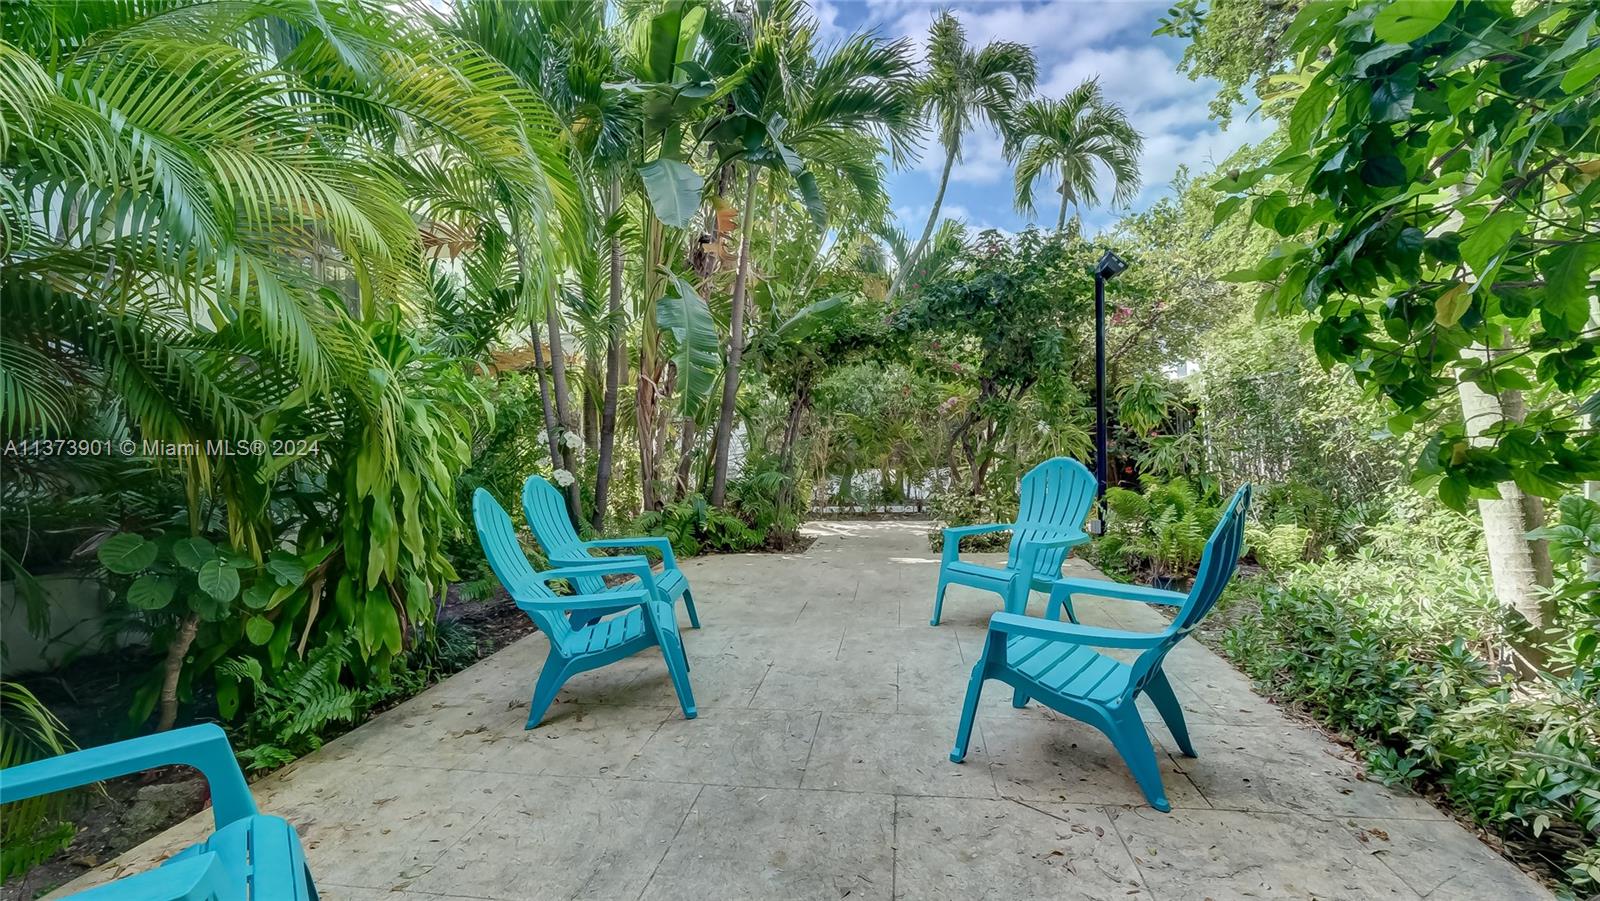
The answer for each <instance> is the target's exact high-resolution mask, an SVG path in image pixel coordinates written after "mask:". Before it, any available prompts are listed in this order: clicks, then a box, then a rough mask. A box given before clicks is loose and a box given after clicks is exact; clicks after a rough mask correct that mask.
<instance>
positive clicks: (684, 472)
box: [673, 418, 700, 501]
mask: <svg viewBox="0 0 1600 901" xmlns="http://www.w3.org/2000/svg"><path fill="white" fill-rule="evenodd" d="M681 428H682V429H683V435H682V436H681V442H680V443H679V445H678V477H677V481H676V482H675V484H674V486H673V488H674V492H673V499H674V500H680V501H681V500H683V499H684V498H686V497H688V496H689V471H690V467H691V465H692V464H693V461H694V440H695V437H696V436H697V435H698V433H699V431H700V430H699V429H698V428H696V427H695V422H694V420H693V419H688V418H685V419H683V420H682V424H681Z"/></svg>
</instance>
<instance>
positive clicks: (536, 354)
mask: <svg viewBox="0 0 1600 901" xmlns="http://www.w3.org/2000/svg"><path fill="white" fill-rule="evenodd" d="M528 334H529V335H531V336H533V371H534V372H535V373H537V374H538V376H539V403H540V404H541V405H542V406H543V408H544V438H545V441H546V442H547V443H548V445H549V448H550V465H551V466H559V465H561V429H560V428H559V423H558V422H557V421H556V408H555V406H554V405H552V404H551V403H550V383H549V382H548V381H547V380H546V379H545V375H544V349H543V347H542V346H541V345H540V343H539V323H538V322H535V321H530V322H529V323H528Z"/></svg>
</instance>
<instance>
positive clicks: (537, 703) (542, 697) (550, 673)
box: [524, 654, 567, 729]
mask: <svg viewBox="0 0 1600 901" xmlns="http://www.w3.org/2000/svg"><path fill="white" fill-rule="evenodd" d="M565 684H567V662H566V661H565V660H562V659H561V658H559V657H557V656H556V655H554V654H551V655H550V656H549V657H548V658H546V659H545V662H544V669H542V670H540V671H539V681H538V682H537V683H536V684H535V685H534V686H533V700H532V701H530V702H529V703H528V725H527V726H525V727H524V728H526V729H532V728H534V727H536V726H538V725H539V721H540V720H542V719H544V714H545V711H547V710H549V709H550V705H551V704H554V703H555V700H556V692H558V691H560V690H561V686H563V685H565Z"/></svg>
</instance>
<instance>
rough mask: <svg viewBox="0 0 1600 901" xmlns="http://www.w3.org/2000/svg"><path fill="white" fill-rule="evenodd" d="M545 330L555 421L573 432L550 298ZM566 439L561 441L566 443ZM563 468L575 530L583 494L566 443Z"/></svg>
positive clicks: (574, 456) (557, 314) (563, 362)
mask: <svg viewBox="0 0 1600 901" xmlns="http://www.w3.org/2000/svg"><path fill="white" fill-rule="evenodd" d="M544 322H545V328H546V329H547V330H548V331H549V334H550V387H551V388H552V389H553V393H554V394H555V397H556V420H557V421H558V422H560V423H561V430H562V431H563V432H568V431H572V395H571V394H570V393H568V391H567V355H566V353H565V352H564V351H563V350H562V349H561V314H560V312H559V311H557V310H556V299H555V298H554V297H551V298H549V302H548V303H546V304H545V308H544ZM565 437H566V436H565V435H562V436H561V438H563V439H565ZM559 443H560V448H561V468H562V469H565V470H566V471H567V472H570V473H572V484H571V485H568V486H567V515H568V516H569V517H571V518H572V524H573V525H574V526H576V525H578V524H579V523H581V522H583V493H582V491H581V490H580V489H579V488H578V456H577V454H575V453H574V452H573V450H572V448H571V447H569V446H568V445H567V442H566V441H565V440H562V441H560V442H559Z"/></svg>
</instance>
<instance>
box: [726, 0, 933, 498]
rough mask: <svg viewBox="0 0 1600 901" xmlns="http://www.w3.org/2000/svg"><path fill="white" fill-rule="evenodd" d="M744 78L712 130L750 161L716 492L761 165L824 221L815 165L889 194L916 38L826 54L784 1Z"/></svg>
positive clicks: (909, 114)
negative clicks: (886, 183) (887, 161)
mask: <svg viewBox="0 0 1600 901" xmlns="http://www.w3.org/2000/svg"><path fill="white" fill-rule="evenodd" d="M754 31H755V34H754V40H753V42H752V46H751V49H750V55H749V61H748V62H747V63H746V64H745V66H744V71H745V73H746V76H745V79H744V82H743V83H742V84H741V85H740V86H739V87H738V88H736V89H735V90H734V92H733V101H734V102H733V111H732V112H731V113H730V114H728V115H724V116H721V117H719V118H717V119H715V120H713V121H712V122H711V123H710V124H709V125H708V127H707V129H706V133H707V134H708V135H709V136H710V137H711V139H712V140H713V141H714V142H715V144H716V145H717V147H718V163H719V165H727V164H728V163H730V162H734V161H742V162H743V163H744V164H745V183H744V196H743V198H742V200H741V201H740V206H739V212H740V224H739V259H738V269H737V272H736V274H735V277H734V283H733V300H732V307H731V312H730V314H729V337H728V362H727V366H726V369H725V371H724V374H723V380H722V386H723V387H722V407H721V410H720V411H719V414H718V418H717V428H716V439H715V444H716V454H715V462H714V464H713V469H712V482H711V502H712V503H713V504H717V505H720V504H722V502H723V500H724V498H725V494H726V491H727V482H728V454H729V449H730V445H731V444H732V439H733V415H734V407H735V401H736V400H737V398H738V392H739V379H740V365H741V360H742V358H743V354H744V349H745V345H746V343H747V341H746V338H747V336H746V334H745V327H744V321H745V306H746V303H747V300H746V298H747V294H748V291H749V285H750V266H751V260H750V256H751V249H752V241H753V238H754V226H755V205H756V187H757V183H758V180H759V178H760V175H761V172H762V170H766V171H767V172H768V173H770V174H769V178H770V179H773V180H775V181H774V184H780V183H781V184H784V185H786V186H787V185H792V186H793V189H794V191H795V192H796V193H797V195H798V196H799V198H800V200H801V202H802V203H803V204H804V206H805V207H806V209H807V210H808V211H809V212H810V213H811V216H812V219H813V221H814V223H815V224H816V225H817V226H818V228H819V229H821V228H823V227H825V223H826V221H827V206H826V203H825V201H824V198H823V195H822V191H821V188H820V187H819V183H818V179H817V173H816V172H815V171H813V170H822V171H825V172H826V173H828V174H829V175H831V176H833V177H835V178H840V179H843V180H845V181H848V182H850V183H851V185H852V187H853V188H854V190H855V192H856V193H857V194H859V195H862V196H875V195H881V194H882V193H883V190H882V180H883V164H882V163H881V162H879V161H878V159H877V157H878V155H879V154H880V153H881V152H882V150H883V149H884V148H885V147H887V149H888V151H889V153H890V155H891V157H892V158H893V159H895V160H897V161H898V160H903V159H905V158H906V157H907V156H908V154H909V153H910V148H911V131H912V128H913V127H914V125H915V112H916V107H915V97H914V96H913V87H914V83H913V80H912V69H911V62H910V48H909V46H908V45H907V44H906V43H905V42H903V41H900V42H894V43H885V42H882V41H879V40H877V39H875V38H873V37H871V36H868V35H854V36H852V37H850V38H849V39H847V40H846V41H845V42H844V43H842V44H840V45H839V46H838V47H836V48H834V49H833V50H832V51H831V52H829V53H827V54H825V55H821V56H819V55H818V54H817V47H816V23H815V21H814V20H813V19H811V18H810V16H809V14H807V13H806V12H805V11H804V8H803V7H802V6H801V5H799V4H798V3H777V4H774V5H773V6H772V7H770V8H768V9H767V10H766V11H765V12H764V13H763V14H762V15H761V17H760V18H759V19H757V20H756V22H755V23H754Z"/></svg>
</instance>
